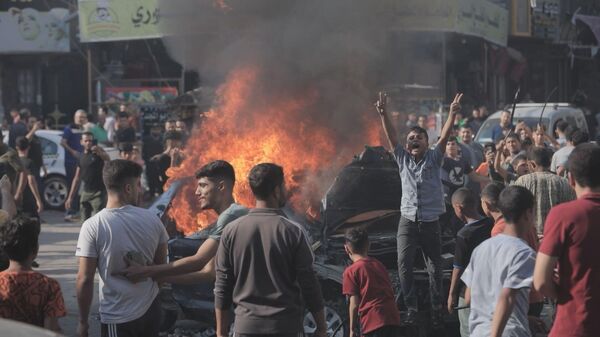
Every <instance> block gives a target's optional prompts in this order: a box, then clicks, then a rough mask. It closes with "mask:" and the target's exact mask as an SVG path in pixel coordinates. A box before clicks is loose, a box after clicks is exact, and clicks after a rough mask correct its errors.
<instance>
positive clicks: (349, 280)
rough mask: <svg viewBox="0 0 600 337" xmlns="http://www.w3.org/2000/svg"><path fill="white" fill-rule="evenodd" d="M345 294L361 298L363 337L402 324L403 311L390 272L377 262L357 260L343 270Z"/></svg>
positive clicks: (360, 312) (372, 259) (369, 258)
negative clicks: (401, 315)
mask: <svg viewBox="0 0 600 337" xmlns="http://www.w3.org/2000/svg"><path fill="white" fill-rule="evenodd" d="M342 292H343V293H344V295H347V296H355V295H356V296H358V297H359V299H360V301H359V304H358V313H359V314H360V328H361V332H362V333H363V334H366V333H370V332H372V331H374V330H377V329H379V328H381V327H383V326H386V325H395V326H399V325H400V312H399V311H398V308H397V307H396V301H395V300H394V290H393V289H392V282H391V281H390V277H389V275H388V272H387V270H386V269H385V267H384V266H383V264H381V262H379V261H378V260H377V259H374V258H371V257H367V258H364V259H362V260H358V261H356V262H354V263H353V264H352V265H350V266H349V267H348V268H346V270H344V280H343V284H342Z"/></svg>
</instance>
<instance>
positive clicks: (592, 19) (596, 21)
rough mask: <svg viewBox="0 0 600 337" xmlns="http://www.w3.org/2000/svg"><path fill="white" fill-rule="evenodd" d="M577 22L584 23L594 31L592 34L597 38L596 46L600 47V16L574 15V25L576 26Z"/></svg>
mask: <svg viewBox="0 0 600 337" xmlns="http://www.w3.org/2000/svg"><path fill="white" fill-rule="evenodd" d="M577 20H579V21H581V22H583V23H584V24H586V25H587V26H588V27H590V30H591V31H592V34H594V36H595V37H596V44H597V45H600V16H593V15H582V14H575V15H573V20H572V23H573V24H575V23H576V22H577Z"/></svg>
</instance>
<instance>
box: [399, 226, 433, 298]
mask: <svg viewBox="0 0 600 337" xmlns="http://www.w3.org/2000/svg"><path fill="white" fill-rule="evenodd" d="M396 240H397V248H398V277H399V279H400V286H401V287H402V295H403V296H404V303H405V305H406V307H407V308H408V309H409V310H417V294H416V289H415V288H414V287H413V266H414V263H415V256H416V253H417V248H418V247H419V246H421V249H422V250H423V255H424V256H423V257H424V258H425V264H426V266H427V272H428V274H429V294H430V299H431V304H432V306H433V307H434V308H439V306H441V305H442V301H441V297H440V294H441V292H442V256H441V255H442V251H441V250H442V248H441V246H442V244H441V239H440V223H439V221H433V222H424V221H411V220H408V219H406V218H405V217H401V218H400V223H399V224H398V235H397V236H396Z"/></svg>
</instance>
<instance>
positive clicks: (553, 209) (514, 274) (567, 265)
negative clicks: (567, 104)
mask: <svg viewBox="0 0 600 337" xmlns="http://www.w3.org/2000/svg"><path fill="white" fill-rule="evenodd" d="M461 98H462V95H461V94H457V96H456V97H455V99H454V101H453V102H452V104H451V106H450V111H449V116H448V119H447V121H446V123H445V124H444V127H443V128H442V131H441V133H440V136H439V138H438V139H437V142H436V144H435V146H434V147H433V148H430V147H429V144H430V142H429V139H428V137H429V135H428V132H427V130H426V129H424V128H423V127H420V126H418V125H413V126H410V128H409V129H408V132H407V135H406V144H400V140H399V136H398V131H397V130H395V129H394V126H393V124H392V122H391V120H390V118H389V115H388V112H387V110H386V101H387V99H386V97H384V96H381V95H380V100H379V101H378V102H377V103H376V108H377V111H378V112H379V113H380V115H381V119H382V123H383V128H384V130H385V133H386V135H387V138H388V140H389V143H390V146H391V148H392V149H394V154H395V157H396V160H397V162H398V166H399V169H400V177H401V180H402V202H401V213H402V215H401V220H400V224H399V226H398V234H397V246H398V275H399V278H400V283H401V295H402V297H403V299H404V303H405V305H406V307H407V313H406V315H405V316H404V319H403V320H404V322H405V323H407V324H411V323H413V322H414V319H415V317H416V314H417V311H418V308H416V306H415V304H416V300H415V295H414V294H413V291H412V289H413V277H412V272H413V269H412V265H413V262H414V254H415V253H414V252H415V251H416V249H417V247H420V248H421V249H422V251H423V253H424V255H425V256H426V262H427V264H428V267H429V268H428V271H429V273H430V282H431V283H432V286H431V287H430V302H431V304H432V308H431V312H432V322H433V324H439V321H440V317H442V315H441V311H442V307H444V306H443V303H442V300H441V295H443V294H441V293H440V292H441V291H442V284H441V277H440V275H441V270H440V260H441V257H440V234H439V233H440V230H441V229H440V220H442V221H441V222H442V225H443V226H446V228H454V229H455V230H456V246H455V254H454V267H453V272H452V277H451V284H450V289H449V292H448V294H447V295H448V300H447V302H446V306H445V307H446V309H447V310H448V311H449V312H453V311H455V310H458V311H459V313H458V316H459V320H460V334H461V336H463V337H465V336H470V335H472V336H531V335H532V334H534V333H535V332H536V331H538V332H539V331H540V330H541V331H542V332H543V330H544V328H545V327H544V326H543V322H542V321H541V320H540V314H541V312H542V309H543V305H544V299H545V298H546V299H548V300H553V301H556V302H554V303H556V304H557V310H556V318H555V320H554V323H553V325H552V327H551V331H550V335H551V336H592V335H594V332H595V331H598V328H599V327H600V326H598V323H597V321H596V320H594V319H593V318H592V317H598V316H597V315H600V300H598V298H597V296H598V291H600V285H599V284H598V283H597V282H594V280H595V279H596V277H595V276H592V275H598V273H599V272H600V265H599V264H598V262H595V261H591V260H589V259H587V258H584V255H585V256H592V255H593V254H594V251H595V249H594V247H593V242H594V241H595V240H598V239H600V231H599V230H598V228H596V227H598V226H595V227H594V226H593V225H592V223H593V222H594V220H593V218H594V216H595V215H596V214H600V201H599V199H598V194H597V193H598V192H599V191H600V190H599V187H600V175H598V173H597V171H596V170H598V168H600V158H599V157H598V154H600V147H598V145H596V144H591V143H587V142H588V138H589V137H588V136H587V134H586V133H585V132H584V131H583V130H580V129H577V128H576V127H575V126H570V125H568V123H566V122H564V121H561V122H560V123H558V124H559V125H558V127H557V131H558V137H557V138H554V137H552V135H549V134H548V133H547V132H546V129H545V127H544V126H543V125H537V126H536V128H535V130H534V131H532V130H531V128H530V127H529V126H527V125H526V124H525V123H523V122H518V123H517V124H516V125H512V116H511V113H510V112H508V111H504V112H502V114H501V118H500V123H499V125H498V126H496V127H495V128H494V129H493V132H492V139H493V140H494V141H495V142H494V143H487V144H475V143H474V141H473V139H472V137H473V131H474V128H476V125H473V124H472V123H469V122H467V123H461V124H462V125H458V124H457V123H456V118H457V114H458V112H459V111H460V100H461ZM479 116H480V115H477V114H474V116H473V117H474V118H473V119H472V121H476V122H478V119H477V118H478V117H479ZM475 124H478V123H475ZM479 125H480V123H479ZM407 126H408V125H407ZM565 153H566V155H565ZM440 191H443V193H440ZM444 197H445V200H443V198H444ZM478 200H481V202H478ZM445 206H446V207H445ZM448 206H449V207H448ZM583 233H585V234H583ZM584 251H585V253H583V252H584ZM576 308H577V309H576ZM365 310H367V309H365ZM569 315H570V317H571V318H570V319H567V317H568V316H569Z"/></svg>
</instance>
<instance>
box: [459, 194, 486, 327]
mask: <svg viewBox="0 0 600 337" xmlns="http://www.w3.org/2000/svg"><path fill="white" fill-rule="evenodd" d="M477 207H478V203H477V199H476V197H475V195H474V194H473V192H472V191H471V190H469V189H468V188H465V187H462V188H459V189H458V190H456V192H454V194H453V195H452V208H453V209H454V213H455V214H456V217H457V218H458V219H460V221H461V222H462V224H463V227H462V228H461V229H460V230H459V231H458V234H457V235H456V245H455V251H454V269H453V270H452V278H451V280H450V291H449V294H448V312H449V313H452V312H453V311H454V308H455V307H456V306H459V307H464V306H465V285H464V283H462V281H460V277H461V275H462V273H463V272H464V270H465V268H466V267H467V265H468V264H469V260H471V254H472V253H473V250H474V249H475V247H477V246H479V244H480V243H482V242H483V241H484V240H486V239H489V238H490V232H491V230H492V226H493V224H494V222H493V220H492V219H490V218H486V217H483V216H481V215H480V214H479V212H478V211H477ZM469 313H470V312H469V309H468V308H467V309H462V310H460V311H459V312H458V319H459V321H460V335H461V336H462V337H468V336H469Z"/></svg>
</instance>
